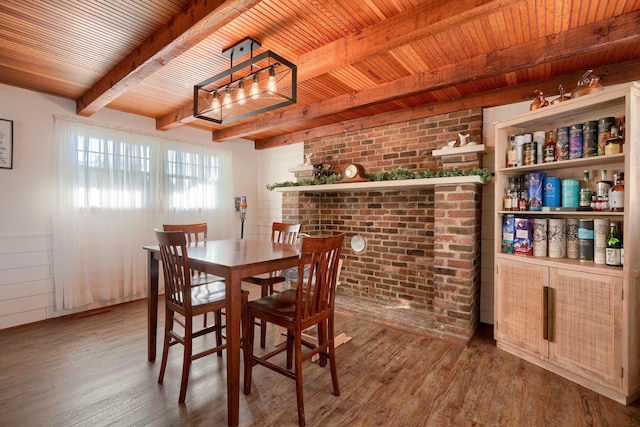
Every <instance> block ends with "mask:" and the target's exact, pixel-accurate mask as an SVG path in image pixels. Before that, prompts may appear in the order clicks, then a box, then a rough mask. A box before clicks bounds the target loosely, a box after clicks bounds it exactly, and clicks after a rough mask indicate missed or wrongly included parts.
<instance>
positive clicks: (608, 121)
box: [598, 117, 614, 156]
mask: <svg viewBox="0 0 640 427" xmlns="http://www.w3.org/2000/svg"><path fill="white" fill-rule="evenodd" d="M613 120H614V118H613V117H603V118H601V119H600V120H598V156H604V152H605V147H606V146H607V140H608V139H609V138H611V126H613Z"/></svg>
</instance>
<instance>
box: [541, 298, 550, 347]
mask: <svg viewBox="0 0 640 427" xmlns="http://www.w3.org/2000/svg"><path fill="white" fill-rule="evenodd" d="M548 305H549V287H548V286H543V287H542V338H543V339H545V340H547V339H549V310H548V309H547V306H548Z"/></svg>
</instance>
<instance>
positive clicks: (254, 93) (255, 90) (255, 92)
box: [249, 74, 260, 99]
mask: <svg viewBox="0 0 640 427" xmlns="http://www.w3.org/2000/svg"><path fill="white" fill-rule="evenodd" d="M249 96H251V99H258V98H260V85H259V84H258V75H257V74H254V75H253V82H251V90H250V91H249Z"/></svg>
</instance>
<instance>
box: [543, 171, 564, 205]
mask: <svg viewBox="0 0 640 427" xmlns="http://www.w3.org/2000/svg"><path fill="white" fill-rule="evenodd" d="M543 186H544V188H543V190H542V206H547V207H550V208H559V207H560V201H561V197H560V191H561V190H560V178H557V177H554V176H550V177H546V178H544V180H543Z"/></svg>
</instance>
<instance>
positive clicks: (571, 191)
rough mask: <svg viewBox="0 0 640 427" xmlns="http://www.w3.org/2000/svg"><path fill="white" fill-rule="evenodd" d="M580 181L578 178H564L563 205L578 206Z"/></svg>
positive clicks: (568, 206) (566, 206)
mask: <svg viewBox="0 0 640 427" xmlns="http://www.w3.org/2000/svg"><path fill="white" fill-rule="evenodd" d="M579 195H580V181H578V180H577V179H563V180H562V207H563V208H577V207H578V202H579V201H580V197H579Z"/></svg>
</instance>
